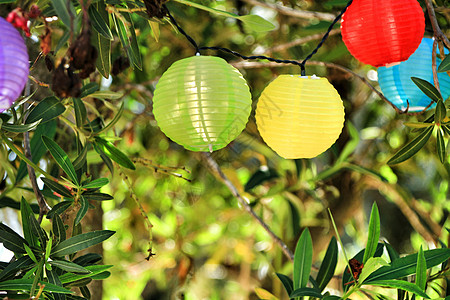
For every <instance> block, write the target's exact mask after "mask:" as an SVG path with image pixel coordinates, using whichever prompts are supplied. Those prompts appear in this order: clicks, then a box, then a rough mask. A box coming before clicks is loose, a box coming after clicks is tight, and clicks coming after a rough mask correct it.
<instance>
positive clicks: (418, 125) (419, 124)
mask: <svg viewBox="0 0 450 300" xmlns="http://www.w3.org/2000/svg"><path fill="white" fill-rule="evenodd" d="M403 125H405V126H408V127H411V128H427V127H430V126H434V123H422V122H404V123H403Z"/></svg>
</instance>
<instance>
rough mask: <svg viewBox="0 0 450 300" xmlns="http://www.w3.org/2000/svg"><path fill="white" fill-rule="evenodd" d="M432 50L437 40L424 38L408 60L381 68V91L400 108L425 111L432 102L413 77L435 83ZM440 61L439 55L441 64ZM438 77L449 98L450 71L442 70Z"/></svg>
mask: <svg viewBox="0 0 450 300" xmlns="http://www.w3.org/2000/svg"><path fill="white" fill-rule="evenodd" d="M432 50H433V40H432V39H429V38H424V39H423V40H422V43H421V44H420V46H419V48H417V50H416V51H415V52H414V53H413V55H411V56H410V57H409V59H408V60H406V61H404V62H401V63H400V64H398V65H395V66H392V67H389V68H387V67H380V68H378V83H379V85H380V88H381V91H382V92H383V94H384V96H385V97H386V98H387V99H388V100H389V101H391V102H392V104H394V105H395V106H396V107H397V108H399V109H400V110H406V109H407V108H408V111H409V112H417V111H422V110H424V109H425V108H426V107H427V106H428V105H429V104H430V103H431V102H432V100H431V99H430V98H428V97H427V96H426V95H425V94H424V93H423V92H422V91H421V90H420V89H419V88H418V87H417V86H416V85H415V84H414V82H413V81H412V80H411V77H418V78H421V79H424V80H426V81H428V82H430V83H433V69H432ZM439 63H440V59H439V58H438V59H437V65H439ZM438 79H439V86H440V89H441V94H442V96H443V97H444V99H447V98H448V97H449V96H450V77H449V76H448V75H447V73H438ZM408 103H409V107H408ZM432 107H434V104H433V106H430V108H432Z"/></svg>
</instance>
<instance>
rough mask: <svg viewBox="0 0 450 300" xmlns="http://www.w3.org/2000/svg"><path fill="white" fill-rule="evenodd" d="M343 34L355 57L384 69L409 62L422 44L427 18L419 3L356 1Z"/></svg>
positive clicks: (343, 25)
mask: <svg viewBox="0 0 450 300" xmlns="http://www.w3.org/2000/svg"><path fill="white" fill-rule="evenodd" d="M341 31H342V39H343V41H344V43H345V45H346V46H347V49H348V50H349V51H350V53H351V54H352V55H353V56H354V57H356V58H357V59H358V60H359V61H361V62H363V63H365V64H369V65H372V66H375V67H380V66H385V65H388V64H392V63H396V62H400V61H404V60H406V59H408V57H409V56H410V55H411V54H412V53H413V52H414V51H415V50H416V49H417V47H418V46H419V44H420V41H421V40H422V37H423V34H424V31H425V18H424V15H423V11H422V8H421V7H420V5H419V3H418V2H417V0H383V1H380V0H354V1H353V3H352V4H351V5H350V6H349V7H348V9H347V11H346V12H345V13H344V15H343V16H342V22H341Z"/></svg>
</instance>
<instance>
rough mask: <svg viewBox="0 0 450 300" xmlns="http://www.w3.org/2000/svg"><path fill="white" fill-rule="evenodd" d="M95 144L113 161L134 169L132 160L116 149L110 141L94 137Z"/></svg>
mask: <svg viewBox="0 0 450 300" xmlns="http://www.w3.org/2000/svg"><path fill="white" fill-rule="evenodd" d="M95 143H96V145H97V146H98V147H99V148H100V149H101V150H102V151H103V153H105V154H106V156H108V157H109V158H111V159H112V160H113V161H115V162H116V163H118V164H119V165H121V166H122V167H125V168H128V169H131V170H135V169H136V167H135V166H134V164H133V162H132V161H131V160H130V159H129V158H128V156H127V155H125V154H124V153H123V152H122V151H120V150H119V149H117V148H116V147H115V146H114V145H113V144H112V143H111V142H109V141H106V140H104V139H102V138H100V137H95Z"/></svg>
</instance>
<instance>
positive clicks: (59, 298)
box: [46, 270, 66, 300]
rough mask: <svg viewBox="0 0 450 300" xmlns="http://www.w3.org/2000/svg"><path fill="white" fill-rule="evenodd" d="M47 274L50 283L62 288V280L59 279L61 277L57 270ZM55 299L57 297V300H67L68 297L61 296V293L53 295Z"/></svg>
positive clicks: (48, 271)
mask: <svg viewBox="0 0 450 300" xmlns="http://www.w3.org/2000/svg"><path fill="white" fill-rule="evenodd" d="M46 274H47V278H48V282H50V283H52V284H54V285H57V286H61V287H62V283H61V280H60V279H59V276H58V274H57V272H56V271H55V270H47V271H46ZM53 297H55V300H65V299H66V295H65V294H60V293H53Z"/></svg>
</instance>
